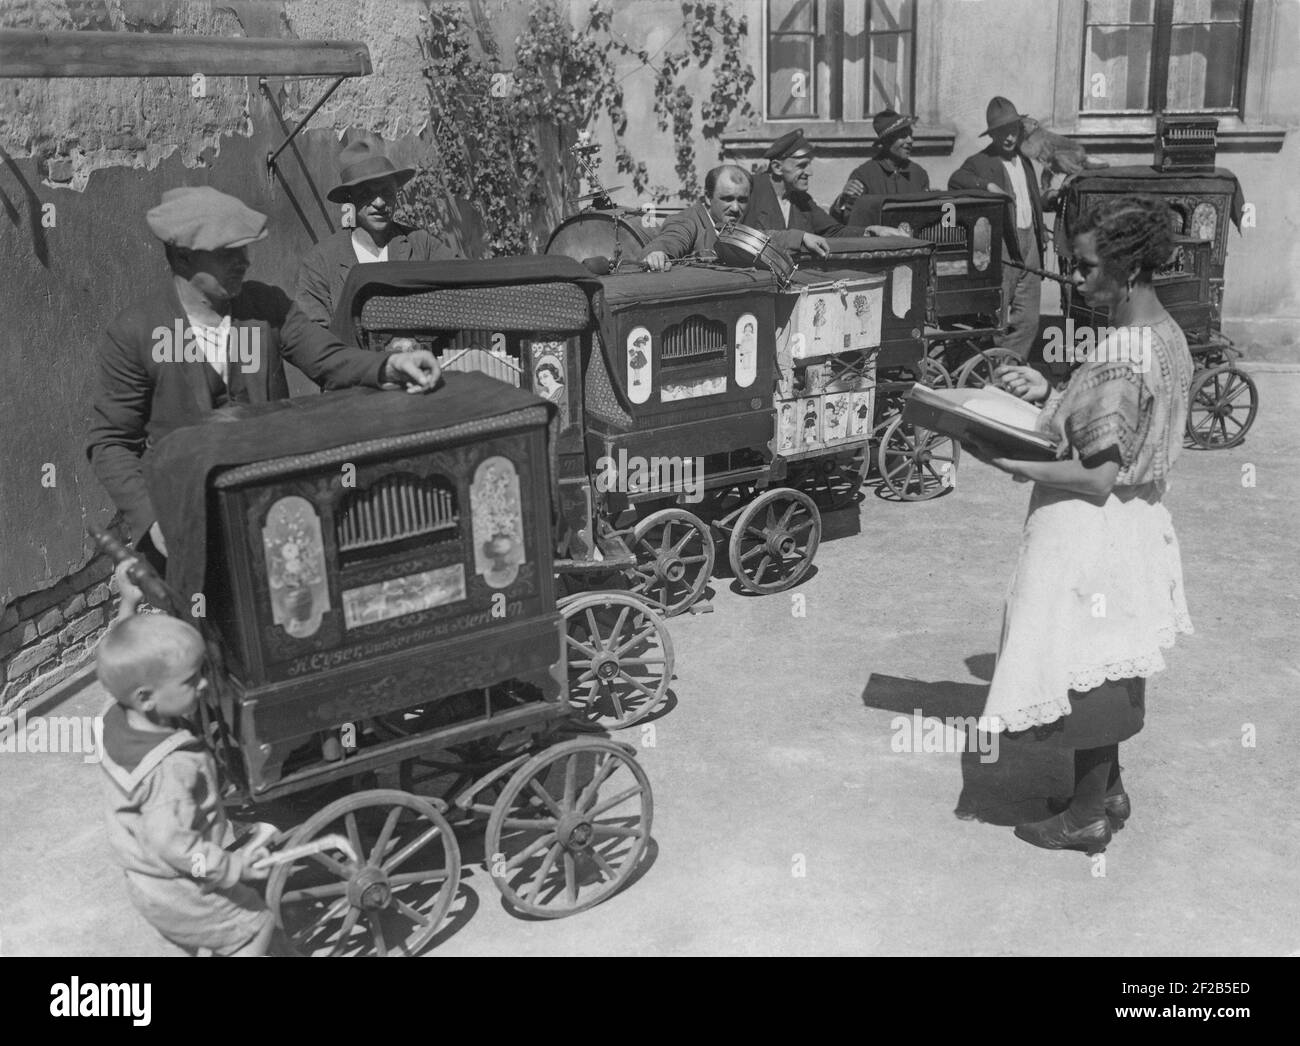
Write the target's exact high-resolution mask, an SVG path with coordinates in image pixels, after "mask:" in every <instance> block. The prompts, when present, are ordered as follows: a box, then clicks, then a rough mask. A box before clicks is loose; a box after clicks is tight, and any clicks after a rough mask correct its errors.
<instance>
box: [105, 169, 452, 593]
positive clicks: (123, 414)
mask: <svg viewBox="0 0 1300 1046" xmlns="http://www.w3.org/2000/svg"><path fill="white" fill-rule="evenodd" d="M147 220H148V223H149V228H150V229H151V230H152V231H153V233H154V235H155V236H157V237H158V238H159V239H160V240H161V241H162V242H163V249H164V251H165V253H166V256H167V263H168V265H169V267H170V268H171V279H170V280H168V281H167V282H166V284H165V285H164V286H162V287H160V288H158V289H157V290H156V291H155V292H154V293H153V294H151V295H149V296H147V297H145V298H142V299H140V300H139V301H137V302H135V303H134V304H133V305H130V306H128V307H127V308H126V309H124V310H123V311H122V312H121V313H119V314H118V316H117V317H116V318H115V319H114V320H113V322H112V323H110V324H109V325H108V330H107V332H106V334H105V337H104V339H103V341H102V342H101V343H100V346H99V352H98V366H99V375H98V385H97V389H96V392H95V399H94V404H93V408H92V422H91V429H90V433H89V436H88V440H87V446H86V454H87V456H88V457H89V458H90V460H91V463H92V465H93V467H94V469H95V475H96V476H98V477H99V481H100V482H101V483H102V484H103V485H104V487H105V489H106V490H107V491H108V493H109V495H110V496H111V497H112V499H113V502H114V504H116V505H117V507H118V508H119V509H121V511H122V512H123V513H125V515H126V519H127V523H128V525H129V526H130V529H131V534H132V535H133V537H134V539H135V544H136V548H137V549H138V550H139V551H140V552H141V553H142V554H143V555H144V556H145V557H146V558H147V559H149V560H150V561H151V562H152V563H153V564H154V566H155V567H156V568H160V569H161V568H162V566H163V557H165V556H166V554H167V545H166V541H165V536H164V535H163V534H162V533H161V532H160V531H159V527H158V523H157V519H158V517H157V513H156V512H155V511H154V507H153V504H152V502H151V501H150V497H149V491H148V488H147V486H146V483H145V478H144V467H143V463H142V459H143V457H144V455H145V453H146V452H147V451H148V449H149V448H150V447H151V446H152V445H153V443H155V442H156V441H157V440H158V439H160V438H161V437H163V436H165V435H167V433H169V432H171V431H172V430H173V429H177V428H181V427H183V426H186V425H193V424H196V423H197V422H199V421H201V420H202V419H203V417H204V415H206V414H208V413H210V412H211V411H213V410H214V409H216V408H218V407H224V406H227V405H230V404H236V403H265V402H267V401H269V400H278V399H286V398H287V397H288V395H289V387H288V383H287V381H286V379H285V374H284V363H283V361H284V360H286V359H287V360H288V361H289V362H290V363H292V364H293V365H294V366H296V367H298V368H299V369H300V370H302V371H303V372H304V373H305V374H306V375H307V376H308V377H309V378H311V379H312V380H313V381H315V382H317V383H318V384H320V385H323V386H324V387H325V388H327V389H337V388H343V387H346V386H349V385H369V386H376V387H377V386H380V385H385V384H389V383H400V384H404V385H405V386H406V387H407V389H408V391H411V392H420V391H427V390H429V389H432V388H433V387H434V386H435V385H436V384H437V382H438V377H439V371H438V363H437V360H436V359H435V358H434V356H433V354H432V353H430V352H426V351H417V352H393V353H383V354H379V353H374V352H370V351H366V350H363V349H355V348H348V347H347V346H345V345H344V344H343V343H342V342H340V341H339V340H338V339H337V338H335V337H334V336H333V335H332V334H330V333H329V332H327V331H324V330H321V329H320V328H319V327H317V326H316V325H315V324H314V323H312V322H311V321H310V320H309V319H307V317H306V316H305V315H304V314H303V312H302V310H301V309H299V308H298V307H297V306H295V305H294V304H293V302H292V301H291V300H290V299H289V297H288V295H286V294H285V293H284V292H283V291H281V290H280V289H279V288H278V287H272V286H269V285H267V284H264V283H254V282H252V281H245V279H244V274H245V273H246V272H247V271H248V265H249V260H248V247H249V245H250V244H253V243H256V242H257V241H259V240H261V239H264V238H265V237H266V215H264V214H259V213H258V212H257V211H254V210H252V209H251V208H250V207H247V206H245V205H244V203H243V202H242V201H240V200H237V199H235V198H234V197H233V196H227V195H226V194H225V193H221V192H218V191H217V190H216V189H211V188H206V187H200V188H187V189H172V190H170V191H169V192H166V193H164V194H163V198H162V203H160V204H159V205H158V206H157V207H155V208H154V209H153V210H151V211H150V212H149V213H148V215H147Z"/></svg>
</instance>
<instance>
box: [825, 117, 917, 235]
mask: <svg viewBox="0 0 1300 1046" xmlns="http://www.w3.org/2000/svg"><path fill="white" fill-rule="evenodd" d="M915 123H916V117H915V116H899V115H898V113H896V112H894V110H893V109H884V110H882V111H881V112H878V113H876V115H875V116H874V117H873V118H872V121H871V126H872V127H873V128H874V129H875V132H876V151H875V154H874V155H873V156H872V157H871V159H870V160H868V161H867V162H866V163H864V164H862V165H861V166H860V167H857V168H855V169H854V171H853V173H852V174H850V175H849V180H848V182H846V183H845V185H844V191H843V192H841V193H840V197H839V199H838V200H836V201H835V203H834V204H832V205H831V214H832V216H834V217H836V218H838V219H840V220H841V221H847V220H848V218H849V215H850V213H851V212H852V210H853V204H854V202H855V201H856V200H857V198H858V197H859V196H861V195H862V194H863V193H866V195H868V196H898V195H903V194H906V193H917V192H929V191H930V176H929V175H928V174H926V173H925V168H924V167H922V166H921V165H920V164H919V163H913V162H912V143H913V138H912V125H913V124H915Z"/></svg>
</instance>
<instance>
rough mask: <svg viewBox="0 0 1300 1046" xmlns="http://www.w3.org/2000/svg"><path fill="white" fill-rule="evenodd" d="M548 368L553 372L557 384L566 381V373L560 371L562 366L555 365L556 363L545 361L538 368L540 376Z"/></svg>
mask: <svg viewBox="0 0 1300 1046" xmlns="http://www.w3.org/2000/svg"><path fill="white" fill-rule="evenodd" d="M546 370H549V371H550V372H551V377H553V378H554V379H555V383H556V384H557V385H561V384H563V383H564V375H563V374H561V373H560V368H559V367H557V366H555V364H553V363H543V364H542V365H541V366H540V367H538V368H537V374H538V375H539V376H540V375H541V373H542V371H546Z"/></svg>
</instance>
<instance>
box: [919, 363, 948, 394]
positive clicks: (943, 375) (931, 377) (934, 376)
mask: <svg viewBox="0 0 1300 1046" xmlns="http://www.w3.org/2000/svg"><path fill="white" fill-rule="evenodd" d="M916 369H917V373H918V374H919V377H918V378H917V379H916V380H917V381H919V382H920V383H921V384H922V385H928V386H929V387H930V388H932V389H950V388H952V375H951V374H950V373H948V368H947V367H945V366H944V365H943V364H942V363H940V362H939V361H938V360H936V359H935V358H934V357H933V356H923V357H921V359H920V360H918V361H917V365H916Z"/></svg>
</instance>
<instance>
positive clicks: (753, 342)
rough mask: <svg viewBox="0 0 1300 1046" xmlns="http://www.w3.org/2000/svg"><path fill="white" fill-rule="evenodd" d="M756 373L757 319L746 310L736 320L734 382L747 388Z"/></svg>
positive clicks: (752, 382)
mask: <svg viewBox="0 0 1300 1046" xmlns="http://www.w3.org/2000/svg"><path fill="white" fill-rule="evenodd" d="M757 375H758V320H757V319H756V318H755V317H754V314H753V313H752V312H747V313H745V314H744V315H743V316H741V317H740V319H738V320H737V321H736V384H737V385H739V386H740V387H741V388H742V389H747V388H749V387H750V386H751V385H753V384H754V378H755V377H757Z"/></svg>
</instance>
